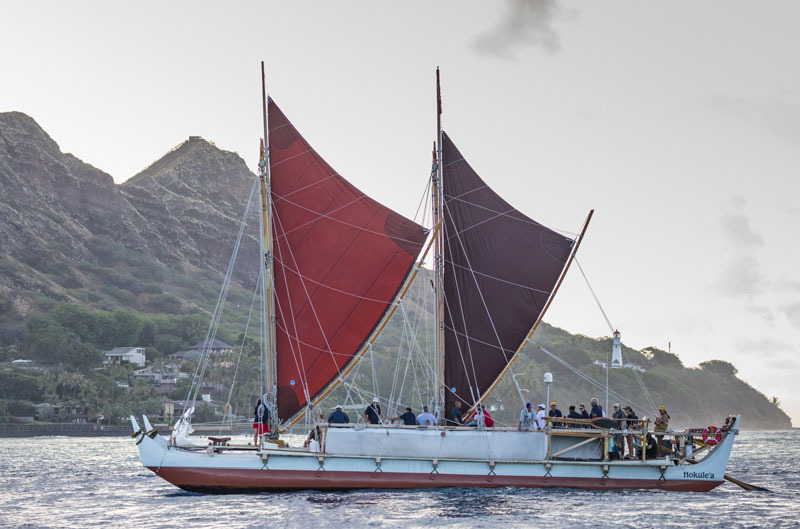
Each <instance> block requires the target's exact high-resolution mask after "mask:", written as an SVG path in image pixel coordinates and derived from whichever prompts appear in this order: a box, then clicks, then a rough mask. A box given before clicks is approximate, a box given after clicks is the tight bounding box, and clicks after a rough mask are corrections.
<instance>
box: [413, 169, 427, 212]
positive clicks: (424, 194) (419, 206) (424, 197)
mask: <svg viewBox="0 0 800 529" xmlns="http://www.w3.org/2000/svg"><path fill="white" fill-rule="evenodd" d="M430 188H431V179H430V178H428V184H427V185H426V186H425V191H424V192H423V193H422V196H421V197H420V199H419V204H417V211H415V212H414V219H413V220H417V216H419V212H420V208H422V206H423V202H424V203H425V204H426V205H427V203H428V192H429V191H430ZM422 211H423V212H424V211H425V210H424V209H423V210H422ZM423 215H424V213H423Z"/></svg>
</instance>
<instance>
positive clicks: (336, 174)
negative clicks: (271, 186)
mask: <svg viewBox="0 0 800 529" xmlns="http://www.w3.org/2000/svg"><path fill="white" fill-rule="evenodd" d="M337 176H338V177H339V178H341V175H340V174H338V173H333V174H330V175H328V176H326V177H325V178H321V179H319V180H317V181H316V182H312V183H310V184H308V185H307V186H303V187H299V188H297V189H295V190H293V191H291V192H290V193H286V194H285V195H283V196H277V195H275V193H273V200H272V203H273V204H277V203H278V202H280V201H281V200H284V199H285V198H286V197H290V196H292V195H294V194H296V193H299V192H300V191H305V190H306V189H309V188H312V187H314V186H316V185H319V184H321V183H322V182H326V181H328V180H330V179H331V178H335V177H337ZM276 196H277V200H275V198H274V197H276Z"/></svg>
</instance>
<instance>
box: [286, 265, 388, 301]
mask: <svg viewBox="0 0 800 529" xmlns="http://www.w3.org/2000/svg"><path fill="white" fill-rule="evenodd" d="M275 260H276V261H278V262H280V263H281V265H283V267H284V268H285V269H287V270H289V271H290V272H292V273H294V274H295V275H297V276H298V277H300V278H302V279H304V280H306V281H308V282H310V283H314V284H316V285H319V286H321V287H323V288H326V289H328V290H332V291H333V292H337V293H339V294H343V295H345V296H350V297H353V298H357V299H361V300H364V301H371V302H373V303H382V304H387V303H391V302H392V300H391V299H376V298H369V297H367V296H361V295H359V294H355V293H353V292H347V291H346V290H341V289H338V288H335V287H332V286H329V285H326V284H325V283H322V282H320V281H317V280H315V279H311V278H310V277H308V276H306V275H303V274H301V273H300V272H299V271H298V270H295V269H294V268H292V267H290V266H287V265H286V263H284V261H282V260H280V259H278V258H276V259H275ZM367 290H369V289H367Z"/></svg>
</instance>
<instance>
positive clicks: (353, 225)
mask: <svg viewBox="0 0 800 529" xmlns="http://www.w3.org/2000/svg"><path fill="white" fill-rule="evenodd" d="M363 198H367V199H369V200H372V199H370V198H369V197H367V196H366V195H362V196H360V197H359V198H358V200H360V199H363ZM284 202H287V203H289V204H291V205H292V206H295V207H297V208H299V209H302V210H304V211H307V212H309V213H312V214H314V215H316V216H317V218H316V219H313V220H310V221H308V222H306V223H305V224H303V225H301V226H298V227H297V228H293V229H292V230H291V231H289V232H285V233H284V235H283V237H284V238H285V237H286V236H287V235H288V234H289V233H291V232H293V231H296V230H298V229H300V228H302V227H303V226H306V225H308V224H311V223H313V222H317V221H318V220H320V219H328V220H331V221H333V222H338V223H339V224H344V225H345V226H349V227H351V228H354V229H356V230H359V231H363V232H365V233H371V234H373V235H378V236H381V237H386V233H383V232H379V231H375V230H369V229H367V228H365V227H363V226H358V225H357V224H353V223H350V222H346V221H343V220H340V219H337V218H335V217H331V216H330V214H327V213H320V212H319V211H314V210H313V209H311V208H307V207H305V206H303V205H301V204H297V203H296V202H292V201H291V200H284ZM351 203H352V202H351ZM346 205H350V204H346ZM381 207H385V206H381ZM339 209H341V208H338V209H337V210H336V211H338V210H339ZM387 209H388V208H387ZM389 211H392V210H389ZM392 239H393V240H396V241H400V242H406V243H409V244H413V245H415V246H416V245H417V244H418V243H417V241H411V240H408V239H402V238H400V237H395V236H392Z"/></svg>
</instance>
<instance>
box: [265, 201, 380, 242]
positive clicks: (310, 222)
mask: <svg viewBox="0 0 800 529" xmlns="http://www.w3.org/2000/svg"><path fill="white" fill-rule="evenodd" d="M341 193H342V191H339V194H341ZM339 194H337V196H336V197H333V198H332V199H331V202H330V203H328V204H327V206H328V207H331V206H335V205H336V204H335V203H334V202H335V201H336V200H338V198H339ZM365 198H366V199H369V197H368V196H367V195H365V194H363V193H362V194H361V195H359V196H357V197H356V198H354V199H353V200H351V201H349V202H347V203H345V204H342V205H340V206H337V207H336V208H334V209H332V210H331V211H327V212H325V213H318V212H316V211H314V210H312V209H310V208H306V207H305V206H303V205H301V204H298V203H296V202H293V201H291V200H289V199H288V198H280V196H279V197H278V201H277V202H275V204H277V203H278V202H286V203H287V204H289V205H290V206H295V207H298V208H305V209H307V210H308V211H310V212H311V213H314V214H315V215H316V218H314V219H311V220H309V221H306V222H304V223H303V224H298V225H297V226H295V227H294V228H292V229H291V230H289V231H287V232H285V233H284V234H283V237H282V238H286V237H287V236H288V235H289V234H291V233H294V232H296V231H298V230H301V229H303V228H305V227H306V226H308V225H309V224H313V223H315V222H317V221H318V220H320V218H322V217H323V216H330V215H333V214H334V213H338V212H339V211H342V210H343V209H345V208H347V207H349V206H352V205H353V204H355V203H356V202H359V201H361V200H364V199H365ZM342 222H344V221H342Z"/></svg>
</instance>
